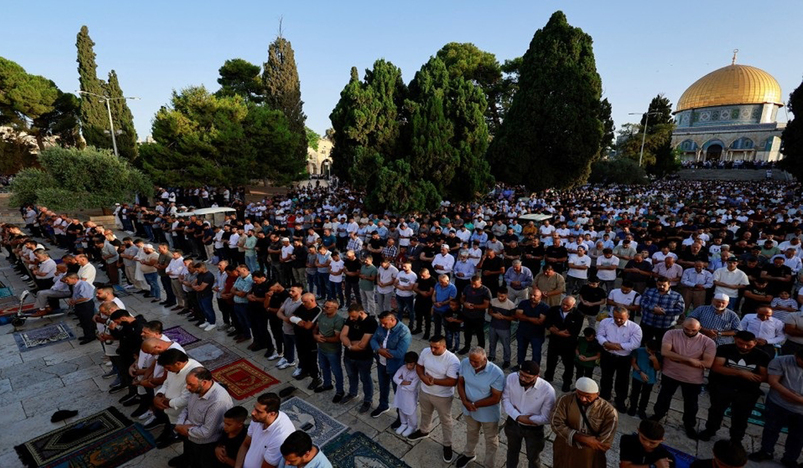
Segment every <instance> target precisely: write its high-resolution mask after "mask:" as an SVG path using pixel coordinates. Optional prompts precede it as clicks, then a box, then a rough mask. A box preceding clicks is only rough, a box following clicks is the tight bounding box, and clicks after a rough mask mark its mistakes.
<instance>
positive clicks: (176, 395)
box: [156, 359, 201, 424]
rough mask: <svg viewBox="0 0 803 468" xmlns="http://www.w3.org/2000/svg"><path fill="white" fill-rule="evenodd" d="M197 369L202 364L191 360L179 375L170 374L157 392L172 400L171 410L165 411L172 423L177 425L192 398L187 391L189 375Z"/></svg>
mask: <svg viewBox="0 0 803 468" xmlns="http://www.w3.org/2000/svg"><path fill="white" fill-rule="evenodd" d="M196 367H201V363H200V362H198V361H196V360H195V359H190V360H189V361H188V362H187V364H186V365H185V366H184V368H182V369H181V370H180V371H179V372H178V373H174V372H168V373H167V378H166V379H165V381H164V383H163V384H162V386H161V387H159V389H158V390H157V391H156V393H161V394H162V395H164V396H165V398H167V399H169V400H170V408H168V409H166V410H165V414H167V416H168V417H169V418H170V422H171V423H174V424H175V422H176V421H178V415H179V414H181V410H183V409H184V407H185V406H187V399H188V398H189V397H190V391H189V390H187V382H186V380H187V374H189V373H190V371H191V370H193V369H195V368H196Z"/></svg>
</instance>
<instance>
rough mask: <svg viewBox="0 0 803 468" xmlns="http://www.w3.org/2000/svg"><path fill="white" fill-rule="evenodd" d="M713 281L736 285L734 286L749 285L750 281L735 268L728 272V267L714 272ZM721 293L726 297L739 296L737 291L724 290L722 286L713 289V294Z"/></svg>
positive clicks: (731, 289) (743, 273)
mask: <svg viewBox="0 0 803 468" xmlns="http://www.w3.org/2000/svg"><path fill="white" fill-rule="evenodd" d="M714 281H720V282H722V283H726V284H736V285H741V284H743V285H745V286H747V285H749V284H750V280H749V279H748V278H747V274H746V273H745V272H743V271H742V270H740V269H738V268H736V269H735V270H733V271H730V270H728V267H726V266H724V267H722V268H717V271H715V272H714ZM719 293H722V294H724V295H726V296H728V297H736V296H738V295H739V290H738V289H733V288H726V287H724V286H716V287H715V288H714V294H719Z"/></svg>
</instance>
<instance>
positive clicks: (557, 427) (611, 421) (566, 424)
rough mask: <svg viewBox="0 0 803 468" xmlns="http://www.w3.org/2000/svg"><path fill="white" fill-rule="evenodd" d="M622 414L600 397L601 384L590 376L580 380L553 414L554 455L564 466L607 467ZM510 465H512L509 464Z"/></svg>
mask: <svg viewBox="0 0 803 468" xmlns="http://www.w3.org/2000/svg"><path fill="white" fill-rule="evenodd" d="M618 423H619V413H617V411H616V408H614V407H613V405H611V404H610V403H608V402H607V401H605V400H603V399H602V398H600V397H599V387H598V386H597V383H596V382H594V381H593V380H591V379H590V378H588V377H580V378H579V379H577V383H576V390H575V391H574V392H572V393H567V394H565V395H563V396H562V397H560V399H558V401H557V403H556V404H555V412H554V413H553V414H552V424H551V425H552V431H553V432H554V433H555V434H556V437H555V441H554V442H553V443H552V450H553V458H554V459H555V460H560V461H561V466H571V467H572V468H604V467H605V466H607V460H606V457H605V453H606V452H607V451H608V450H610V448H611V444H612V443H613V438H614V437H615V436H616V427H617V425H618ZM508 466H509V465H508Z"/></svg>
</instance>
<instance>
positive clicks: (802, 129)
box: [781, 83, 803, 180]
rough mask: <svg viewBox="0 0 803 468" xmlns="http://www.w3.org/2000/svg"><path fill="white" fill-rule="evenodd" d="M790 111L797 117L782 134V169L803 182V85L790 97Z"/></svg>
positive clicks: (787, 125)
mask: <svg viewBox="0 0 803 468" xmlns="http://www.w3.org/2000/svg"><path fill="white" fill-rule="evenodd" d="M789 111H790V112H791V113H792V114H793V115H794V116H795V117H794V118H793V119H792V120H790V121H789V122H788V123H787V124H786V128H785V129H784V130H783V133H782V134H781V140H782V145H781V153H783V155H784V159H783V160H781V167H782V168H783V169H784V170H786V171H789V173H790V174H792V175H793V176H795V178H797V180H803V118H801V117H798V116H801V115H803V83H801V84H800V86H798V87H797V89H795V90H794V91H792V94H790V95H789Z"/></svg>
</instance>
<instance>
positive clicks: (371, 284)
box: [357, 255, 378, 316]
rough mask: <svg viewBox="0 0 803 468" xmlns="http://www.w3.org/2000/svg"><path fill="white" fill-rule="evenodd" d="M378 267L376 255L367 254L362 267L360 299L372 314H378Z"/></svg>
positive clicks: (366, 309)
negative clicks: (375, 264)
mask: <svg viewBox="0 0 803 468" xmlns="http://www.w3.org/2000/svg"><path fill="white" fill-rule="evenodd" d="M377 274H378V270H377V268H376V267H375V266H374V257H372V256H371V255H366V256H365V258H363V265H362V267H360V275H359V277H360V300H359V301H357V302H359V303H360V304H361V305H362V306H363V307H365V311H366V312H368V314H370V315H371V316H374V315H376V297H375V295H376V277H377Z"/></svg>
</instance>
